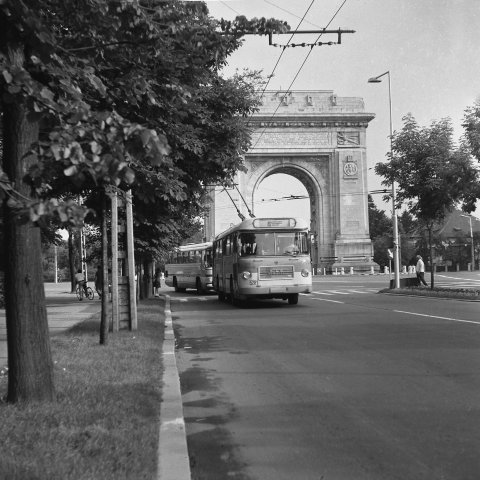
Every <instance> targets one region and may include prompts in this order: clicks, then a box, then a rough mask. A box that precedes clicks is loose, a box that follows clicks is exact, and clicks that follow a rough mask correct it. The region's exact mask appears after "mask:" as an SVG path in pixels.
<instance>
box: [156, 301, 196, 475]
mask: <svg viewBox="0 0 480 480" xmlns="http://www.w3.org/2000/svg"><path fill="white" fill-rule="evenodd" d="M163 296H164V297H165V338H164V341H163V348H162V358H163V376H162V385H163V392H162V403H161V406H160V432H159V434H160V440H159V444H158V472H157V480H191V472H190V461H189V457H188V448H187V435H186V430H185V420H184V418H183V405H182V395H181V391H180V378H179V375H178V369H177V362H176V360H175V335H174V332H173V324H172V312H171V310H170V296H169V295H163Z"/></svg>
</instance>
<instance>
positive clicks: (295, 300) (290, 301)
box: [288, 293, 298, 305]
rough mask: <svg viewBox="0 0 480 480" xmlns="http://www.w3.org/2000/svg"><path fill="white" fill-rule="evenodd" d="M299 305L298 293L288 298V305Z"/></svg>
mask: <svg viewBox="0 0 480 480" xmlns="http://www.w3.org/2000/svg"><path fill="white" fill-rule="evenodd" d="M297 303H298V293H292V294H290V295H289V296H288V304H289V305H296V304H297Z"/></svg>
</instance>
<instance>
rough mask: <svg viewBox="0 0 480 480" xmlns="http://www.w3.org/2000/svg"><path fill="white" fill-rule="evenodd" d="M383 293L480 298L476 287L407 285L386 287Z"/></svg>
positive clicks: (460, 298) (464, 298) (479, 292)
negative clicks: (392, 287) (403, 286)
mask: <svg viewBox="0 0 480 480" xmlns="http://www.w3.org/2000/svg"><path fill="white" fill-rule="evenodd" d="M380 292H381V293H394V294H398V295H414V296H418V297H437V298H453V299H455V298H456V299H458V300H476V301H478V300H480V290H478V289H475V288H448V287H434V288H433V289H432V288H430V287H405V288H395V289H390V288H385V289H383V290H380Z"/></svg>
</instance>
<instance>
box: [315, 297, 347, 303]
mask: <svg viewBox="0 0 480 480" xmlns="http://www.w3.org/2000/svg"><path fill="white" fill-rule="evenodd" d="M312 300H318V301H319V302H330V303H343V304H344V303H345V302H340V301H338V300H329V299H327V298H312Z"/></svg>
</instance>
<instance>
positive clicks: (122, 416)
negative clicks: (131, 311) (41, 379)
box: [0, 300, 163, 480]
mask: <svg viewBox="0 0 480 480" xmlns="http://www.w3.org/2000/svg"><path fill="white" fill-rule="evenodd" d="M161 309H163V304H162V303H161V302H159V301H158V300H147V301H145V302H142V304H140V305H139V307H138V330H137V331H135V332H130V331H121V332H119V333H116V334H112V333H110V335H109V338H108V340H109V341H108V345H106V346H101V345H99V333H98V332H99V322H100V320H99V315H96V316H93V317H92V318H90V319H89V320H87V321H85V322H82V323H81V324H79V325H77V326H76V327H74V328H73V329H71V330H69V331H68V332H66V333H65V334H62V335H58V336H54V337H52V357H53V360H54V362H55V385H56V391H57V402H54V403H35V404H31V405H8V404H5V403H1V404H0V478H2V479H22V480H28V479H39V480H40V479H41V480H43V479H45V480H47V479H48V480H53V479H59V480H60V479H61V480H67V479H72V480H73V479H75V480H81V479H102V480H108V479H115V480H117V479H135V480H136V479H143V478H145V479H146V478H148V479H151V478H154V476H155V472H156V469H157V448H158V432H159V418H160V400H161V378H162V364H161V347H162V341H163V317H161V316H160V313H161V311H162V310H161ZM6 390H7V380H6V377H3V378H2V379H0V395H1V397H2V398H3V397H4V396H5V394H6Z"/></svg>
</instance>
